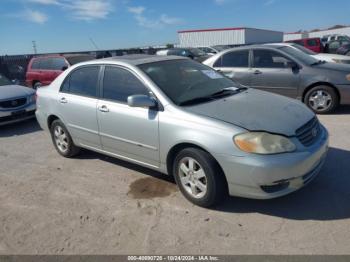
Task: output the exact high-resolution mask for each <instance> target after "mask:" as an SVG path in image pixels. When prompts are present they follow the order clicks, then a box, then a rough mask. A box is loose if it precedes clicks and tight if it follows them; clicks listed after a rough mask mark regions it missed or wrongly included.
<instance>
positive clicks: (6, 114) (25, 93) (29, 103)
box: [0, 74, 36, 126]
mask: <svg viewBox="0 0 350 262" xmlns="http://www.w3.org/2000/svg"><path fill="white" fill-rule="evenodd" d="M35 100H36V99H35V91H34V90H33V89H31V88H28V87H25V86H19V85H15V84H14V83H12V82H11V81H10V80H9V79H7V78H6V77H5V76H3V75H1V74H0V126H2V125H6V124H12V123H16V122H19V121H24V120H28V119H31V118H34V117H35V109H36V105H35Z"/></svg>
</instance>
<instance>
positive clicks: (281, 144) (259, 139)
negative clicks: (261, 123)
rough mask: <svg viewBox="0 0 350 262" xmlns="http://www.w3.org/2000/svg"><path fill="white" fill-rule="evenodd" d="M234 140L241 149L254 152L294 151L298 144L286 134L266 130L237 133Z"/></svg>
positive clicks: (276, 152) (275, 152)
mask: <svg viewBox="0 0 350 262" xmlns="http://www.w3.org/2000/svg"><path fill="white" fill-rule="evenodd" d="M233 141H234V142H235V144H236V145H237V147H238V148H239V149H241V150H242V151H244V152H247V153H254V154H278V153H286V152H292V151H294V150H295V149H296V146H295V145H294V143H293V142H292V141H290V139H288V138H287V137H284V136H279V135H273V134H269V133H265V132H248V133H243V134H239V135H236V136H235V137H234V138H233Z"/></svg>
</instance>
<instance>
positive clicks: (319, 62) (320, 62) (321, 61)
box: [311, 60, 326, 66]
mask: <svg viewBox="0 0 350 262" xmlns="http://www.w3.org/2000/svg"><path fill="white" fill-rule="evenodd" d="M324 63H326V61H324V60H318V61H317V62H315V63H312V64H311V66H314V65H320V64H324Z"/></svg>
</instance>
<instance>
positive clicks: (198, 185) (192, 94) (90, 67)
mask: <svg viewBox="0 0 350 262" xmlns="http://www.w3.org/2000/svg"><path fill="white" fill-rule="evenodd" d="M37 102H38V104H37V105H38V108H37V111H36V116H37V119H38V121H39V123H40V125H41V127H42V128H43V129H46V130H48V131H50V132H51V136H52V141H53V144H54V146H55V147H56V149H57V151H58V153H59V154H61V155H62V156H64V157H72V156H74V155H76V154H77V153H78V152H79V149H80V148H86V149H90V150H93V151H96V152H99V153H102V154H106V155H109V156H113V157H117V158H120V159H123V160H126V161H129V162H133V163H136V164H139V165H143V166H145V167H148V168H151V169H154V170H157V171H160V172H162V173H164V174H167V175H172V176H174V177H175V180H176V183H177V185H178V186H179V188H180V190H181V192H182V193H183V194H184V196H185V197H186V198H187V199H188V200H190V201H191V202H193V203H195V204H197V205H200V206H205V207H208V206H212V205H215V204H217V203H219V202H220V200H222V199H223V197H225V196H226V195H228V194H229V195H232V196H241V197H248V198H257V199H268V198H274V197H279V196H282V195H285V194H288V193H290V192H293V191H295V190H297V189H299V188H301V187H303V186H304V185H306V184H308V183H309V182H310V181H311V180H313V179H314V178H315V177H316V175H317V174H318V172H319V170H320V169H321V167H322V164H323V163H324V160H325V157H326V153H327V149H328V133H327V131H326V129H325V128H324V127H323V126H322V125H321V124H320V123H319V121H318V119H317V117H316V116H315V114H314V113H313V112H312V111H311V110H309V109H308V108H307V107H306V106H305V105H304V104H302V103H301V102H298V101H296V100H292V99H290V98H287V97H283V96H279V95H275V94H271V93H267V92H263V91H258V90H254V89H247V88H243V87H239V86H237V84H236V83H234V82H233V81H232V80H230V79H228V78H226V77H224V76H223V75H221V74H219V73H217V72H216V71H214V70H213V69H211V68H209V67H207V66H205V65H202V64H199V63H197V62H194V61H191V60H189V59H186V58H181V57H172V56H167V57H159V56H142V55H136V56H125V57H120V58H109V59H104V60H96V61H90V62H85V63H82V64H79V65H75V66H73V67H71V68H69V69H68V70H67V71H65V72H64V73H63V74H62V75H60V76H59V77H58V78H57V79H56V80H55V81H54V82H53V83H52V84H51V85H50V86H49V87H44V88H41V89H39V90H38V101H37Z"/></svg>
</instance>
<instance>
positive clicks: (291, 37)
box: [283, 33, 309, 41]
mask: <svg viewBox="0 0 350 262" xmlns="http://www.w3.org/2000/svg"><path fill="white" fill-rule="evenodd" d="M308 37H309V34H308V33H289V34H284V35H283V41H290V40H298V39H302V38H308Z"/></svg>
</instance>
